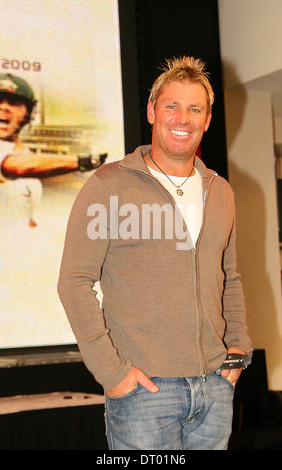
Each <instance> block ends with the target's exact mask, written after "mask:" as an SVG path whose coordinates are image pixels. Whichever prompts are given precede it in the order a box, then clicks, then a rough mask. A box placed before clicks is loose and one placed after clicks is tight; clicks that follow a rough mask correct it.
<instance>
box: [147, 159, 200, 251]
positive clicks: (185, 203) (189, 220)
mask: <svg viewBox="0 0 282 470" xmlns="http://www.w3.org/2000/svg"><path fill="white" fill-rule="evenodd" d="M149 169H150V172H151V173H152V175H153V176H154V177H155V178H157V179H158V180H159V181H160V183H161V184H162V185H163V186H164V187H165V188H166V189H167V190H168V191H169V192H170V194H171V195H172V197H173V198H174V200H175V202H176V205H177V206H178V208H179V210H180V211H181V214H182V217H183V219H184V220H185V222H186V225H187V228H188V230H189V233H190V236H191V238H192V241H193V244H194V245H195V244H196V242H197V239H198V236H199V233H200V230H201V226H202V219H203V188H202V177H201V175H200V173H199V171H198V170H197V169H196V168H194V169H195V174H194V175H193V176H190V177H189V178H188V180H187V181H186V182H185V183H184V184H183V186H181V189H182V191H183V193H184V194H183V195H182V196H179V195H178V194H177V192H176V191H177V187H176V186H174V184H172V183H171V182H170V180H169V179H168V178H167V177H166V176H165V175H164V174H163V173H160V172H159V171H156V170H153V169H152V168H149ZM168 176H169V178H170V179H171V180H172V181H173V182H174V183H175V184H176V185H177V186H180V185H181V183H183V182H184V181H185V177H183V176H171V175H168Z"/></svg>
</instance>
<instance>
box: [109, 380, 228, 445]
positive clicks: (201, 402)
mask: <svg viewBox="0 0 282 470" xmlns="http://www.w3.org/2000/svg"><path fill="white" fill-rule="evenodd" d="M152 380H153V381H154V382H155V383H156V384H157V385H158V387H159V391H158V392H157V393H155V394H153V393H150V392H148V391H147V390H146V389H145V388H144V387H142V386H141V385H139V384H138V385H137V387H136V388H135V389H134V390H132V391H131V392H130V393H128V394H127V395H123V396H121V397H114V398H109V397H107V396H106V399H105V411H106V432H107V440H108V446H109V449H110V450H138V449H139V450H164V449H166V450H223V449H226V448H227V445H228V440H229V437H230V434H231V429H232V416H233V396H234V387H233V385H232V384H231V383H230V382H228V380H227V379H225V378H223V377H221V375H217V373H213V374H210V375H208V376H207V377H206V382H204V380H203V378H202V377H192V378H191V377H181V378H159V377H153V378H152Z"/></svg>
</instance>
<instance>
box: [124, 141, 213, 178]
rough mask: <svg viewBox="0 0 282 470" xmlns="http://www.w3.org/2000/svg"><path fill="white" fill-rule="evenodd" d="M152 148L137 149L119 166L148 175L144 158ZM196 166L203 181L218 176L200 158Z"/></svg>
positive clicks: (148, 146) (196, 159)
mask: <svg viewBox="0 0 282 470" xmlns="http://www.w3.org/2000/svg"><path fill="white" fill-rule="evenodd" d="M151 148H152V146H151V145H142V146H140V147H137V148H136V150H135V151H134V152H133V153H129V154H127V155H126V156H125V157H124V159H123V160H121V161H120V163H119V166H120V167H121V168H125V169H127V170H140V171H143V172H145V173H148V167H147V165H146V163H145V162H144V159H143V156H144V155H146V153H148V152H149V151H150V150H151ZM194 166H195V167H196V168H197V170H198V171H199V173H200V175H201V176H202V178H203V179H209V178H210V177H211V176H213V175H215V174H216V173H215V172H214V171H213V170H210V169H209V168H207V167H206V165H205V164H204V163H203V161H202V160H201V159H200V158H199V157H196V158H195V161H194Z"/></svg>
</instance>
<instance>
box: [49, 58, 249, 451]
mask: <svg viewBox="0 0 282 470" xmlns="http://www.w3.org/2000/svg"><path fill="white" fill-rule="evenodd" d="M213 99H214V97H213V91H212V88H211V85H210V83H209V80H208V75H207V73H206V72H205V67H204V64H203V62H202V61H201V60H198V59H194V58H191V57H183V58H179V59H174V60H170V61H167V66H166V67H165V69H164V71H163V73H162V74H161V75H160V76H159V77H158V78H157V80H156V81H155V83H154V85H153V87H152V90H151V94H150V97H149V101H148V114H147V115H148V121H149V123H150V124H151V125H152V143H151V145H147V146H142V147H138V148H137V149H136V150H135V151H134V152H133V153H132V154H129V155H127V156H126V157H125V158H124V159H123V160H122V161H120V162H115V163H111V164H109V165H106V166H104V167H102V168H100V169H98V170H97V171H96V172H95V174H94V175H92V176H91V177H90V178H89V179H88V181H87V183H86V184H85V186H84V187H83V188H82V190H81V192H80V193H79V195H78V197H77V199H76V201H75V204H74V206H73V209H72V213H71V216H70V220H69V224H68V230H67V234H66V241H65V248H64V254H63V259H62V265H61V272H60V279H59V284H58V291H59V295H60V298H61V300H62V303H63V305H64V307H65V310H66V313H67V315H68V318H69V320H70V323H71V326H72V328H73V331H74V333H75V335H76V338H77V341H78V345H79V348H80V350H81V353H82V357H83V359H84V361H85V364H86V365H87V367H88V368H89V370H90V371H91V372H92V373H93V375H94V377H95V378H96V380H97V381H98V382H100V383H101V384H102V386H103V387H104V390H105V400H106V404H105V407H106V426H107V437H108V444H109V448H110V449H118V450H124V449H141V450H146V449H147V450H161V449H169V450H183V449H185V450H189V449H195V450H200V449H226V447H227V444H228V440H229V436H230V433H231V424H232V403H233V393H234V387H235V385H236V382H237V380H238V378H239V376H240V374H241V372H242V365H246V364H248V363H249V362H250V360H249V356H250V355H251V352H252V344H251V341H250V338H249V336H248V330H247V325H246V311H245V303H244V295H243V291H242V286H241V282H240V276H239V275H238V274H237V270H236V250H235V210H234V198H233V192H232V190H231V188H230V186H229V184H228V183H227V181H225V180H224V179H223V178H221V177H220V176H219V175H217V173H215V172H214V171H212V170H210V169H208V168H206V166H205V165H204V163H203V161H201V160H200V159H199V158H198V157H196V150H197V148H198V146H199V144H200V142H201V139H202V136H203V134H204V132H206V131H207V130H208V127H209V124H210V120H211V113H212V105H213ZM113 196H114V197H115V198H116V197H117V196H118V198H119V201H120V204H124V205H126V204H128V207H131V208H132V207H136V209H137V212H138V213H139V214H140V213H142V207H144V206H148V205H150V206H154V207H158V208H164V207H166V206H167V205H170V207H171V208H172V211H173V213H174V215H175V218H180V220H181V221H182V226H183V227H184V228H185V230H186V232H187V236H189V240H190V243H188V244H186V245H185V249H182V248H183V247H182V248H180V247H179V243H177V233H175V234H174V236H169V237H168V236H162V237H159V238H154V237H153V236H151V237H146V238H143V239H142V233H144V232H145V231H142V227H140V232H139V233H140V236H139V238H138V237H136V236H135V237H132V238H130V237H127V236H126V237H122V236H119V237H112V238H111V236H109V237H107V236H105V237H102V238H101V239H99V237H91V238H90V237H88V235H87V227H88V224H89V222H90V219H89V215H90V213H89V212H88V209H89V207H93V205H94V204H97V205H96V206H95V207H101V208H102V207H103V208H104V209H105V211H106V212H110V210H111V200H112V199H111V198H112V197H113ZM98 205H99V206H98ZM91 215H94V214H92V213H91ZM124 215H126V214H124ZM113 219H115V217H108V218H107V219H105V220H107V222H104V226H103V229H104V230H103V233H107V234H110V233H111V229H112V226H111V221H112V220H113ZM159 220H160V222H159V223H160V224H161V225H162V226H161V227H160V230H159V232H158V233H162V234H164V233H165V230H163V229H164V224H165V221H164V220H163V219H161V218H159ZM143 223H144V221H143ZM115 233H117V232H115ZM135 233H136V232H135ZM146 233H147V232H146ZM96 281H100V284H101V288H102V293H103V302H102V306H100V304H99V303H98V301H97V299H96V296H95V293H93V285H94V284H95V282H96ZM227 354H228V358H229V359H230V361H231V362H230V364H232V369H231V368H230V365H229V364H228V365H224V364H223V363H224V361H225V358H226V355H227ZM234 354H236V356H234ZM237 355H238V356H237ZM237 359H238V361H239V362H236V361H237ZM232 361H233V362H232ZM237 364H239V366H238V365H237ZM234 365H235V367H233V366H234ZM226 367H229V369H227V370H226Z"/></svg>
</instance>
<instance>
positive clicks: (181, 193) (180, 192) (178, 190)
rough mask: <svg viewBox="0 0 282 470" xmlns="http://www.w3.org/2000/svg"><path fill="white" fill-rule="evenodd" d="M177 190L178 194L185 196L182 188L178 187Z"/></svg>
mask: <svg viewBox="0 0 282 470" xmlns="http://www.w3.org/2000/svg"><path fill="white" fill-rule="evenodd" d="M176 192H177V194H178V196H183V194H184V192H183V191H182V189H180V188H178V189H177V191H176Z"/></svg>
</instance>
